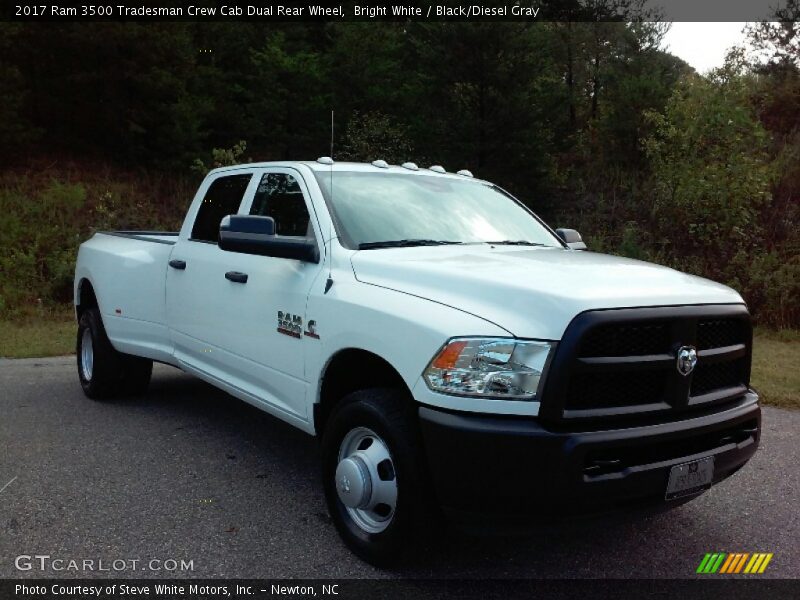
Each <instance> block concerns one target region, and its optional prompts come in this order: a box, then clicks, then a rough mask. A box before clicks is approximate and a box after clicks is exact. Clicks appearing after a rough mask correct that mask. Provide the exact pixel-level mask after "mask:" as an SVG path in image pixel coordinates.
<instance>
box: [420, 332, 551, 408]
mask: <svg viewBox="0 0 800 600" xmlns="http://www.w3.org/2000/svg"><path fill="white" fill-rule="evenodd" d="M552 347H553V346H552V343H550V342H527V341H519V340H511V339H502V338H499V339H498V338H491V339H487V338H470V339H467V338H461V339H453V340H450V341H449V342H448V343H447V344H445V346H444V348H442V349H441V351H440V352H439V354H437V355H436V356H435V357H434V359H433V360H432V361H431V362H430V364H429V365H428V367H427V368H426V369H425V373H424V377H425V382H426V383H427V384H428V387H429V388H431V389H432V390H433V391H435V392H443V393H445V394H455V395H460V396H478V397H484V398H502V399H509V400H532V399H534V398H535V397H536V389H537V388H538V387H539V380H540V379H541V377H542V371H543V370H544V366H545V363H546V362H547V357H548V356H549V354H550V350H551V349H552Z"/></svg>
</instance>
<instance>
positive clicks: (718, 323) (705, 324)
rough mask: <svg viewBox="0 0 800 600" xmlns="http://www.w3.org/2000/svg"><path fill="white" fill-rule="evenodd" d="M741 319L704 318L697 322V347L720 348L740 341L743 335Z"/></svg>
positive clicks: (701, 348) (706, 348)
mask: <svg viewBox="0 0 800 600" xmlns="http://www.w3.org/2000/svg"><path fill="white" fill-rule="evenodd" d="M743 325H744V323H743V322H742V320H741V319H704V320H702V321H699V322H698V323H697V349H698V350H708V349H709V348H722V347H724V346H733V345H734V344H738V343H741V342H742V340H743V339H744V337H745V332H744V331H743V329H744V327H743Z"/></svg>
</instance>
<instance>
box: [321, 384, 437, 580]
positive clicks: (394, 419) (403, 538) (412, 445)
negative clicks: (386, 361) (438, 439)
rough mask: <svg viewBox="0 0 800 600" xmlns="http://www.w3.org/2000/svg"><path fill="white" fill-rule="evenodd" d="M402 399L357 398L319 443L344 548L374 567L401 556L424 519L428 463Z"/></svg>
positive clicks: (368, 393) (375, 392)
mask: <svg viewBox="0 0 800 600" xmlns="http://www.w3.org/2000/svg"><path fill="white" fill-rule="evenodd" d="M409 410H410V407H409V403H408V400H407V399H406V398H405V396H404V395H403V394H402V393H400V392H398V391H396V390H390V389H371V390H363V391H359V392H354V393H352V394H350V395H348V396H347V397H345V398H344V399H343V400H342V402H341V404H340V405H339V406H338V407H337V408H336V409H335V410H334V413H333V414H332V415H331V417H330V420H329V421H328V424H327V426H326V428H325V433H324V435H323V438H322V478H323V487H324V490H325V499H326V501H327V504H328V510H329V512H330V514H331V517H332V519H333V522H334V525H335V526H336V529H337V530H338V532H339V534H340V536H341V537H342V539H343V540H344V542H345V544H347V546H348V547H349V548H350V549H351V550H352V551H353V552H354V553H355V554H356V555H358V556H359V557H361V558H362V559H364V560H366V561H367V562H369V563H372V564H375V565H387V564H389V563H392V562H395V561H396V560H397V559H399V558H401V556H402V555H403V553H404V551H405V550H407V549H408V548H409V546H410V545H411V542H412V540H414V539H415V538H418V537H419V532H420V531H421V529H422V527H421V525H422V522H423V519H425V518H426V516H427V510H426V508H425V502H424V500H423V497H422V491H423V485H422V481H423V477H422V473H423V463H422V459H421V452H420V444H419V443H418V436H417V435H416V427H415V423H414V419H413V415H412V414H410V413H409Z"/></svg>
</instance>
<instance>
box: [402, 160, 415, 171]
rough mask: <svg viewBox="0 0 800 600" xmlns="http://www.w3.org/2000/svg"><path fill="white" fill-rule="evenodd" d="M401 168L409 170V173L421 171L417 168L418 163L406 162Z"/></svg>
mask: <svg viewBox="0 0 800 600" xmlns="http://www.w3.org/2000/svg"><path fill="white" fill-rule="evenodd" d="M400 166H401V167H403V168H404V169H408V170H409V171H419V167H418V166H417V163H412V162H404V163H403V164H402V165H400Z"/></svg>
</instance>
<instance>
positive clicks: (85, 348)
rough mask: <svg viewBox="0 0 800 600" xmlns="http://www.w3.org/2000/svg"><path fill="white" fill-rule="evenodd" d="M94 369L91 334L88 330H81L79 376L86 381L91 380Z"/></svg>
mask: <svg viewBox="0 0 800 600" xmlns="http://www.w3.org/2000/svg"><path fill="white" fill-rule="evenodd" d="M93 368H94V349H93V348H92V332H91V331H89V328H88V327H87V328H86V329H84V330H83V335H82V336H81V374H82V375H83V378H84V379H85V380H86V381H91V380H92V369H93Z"/></svg>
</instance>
